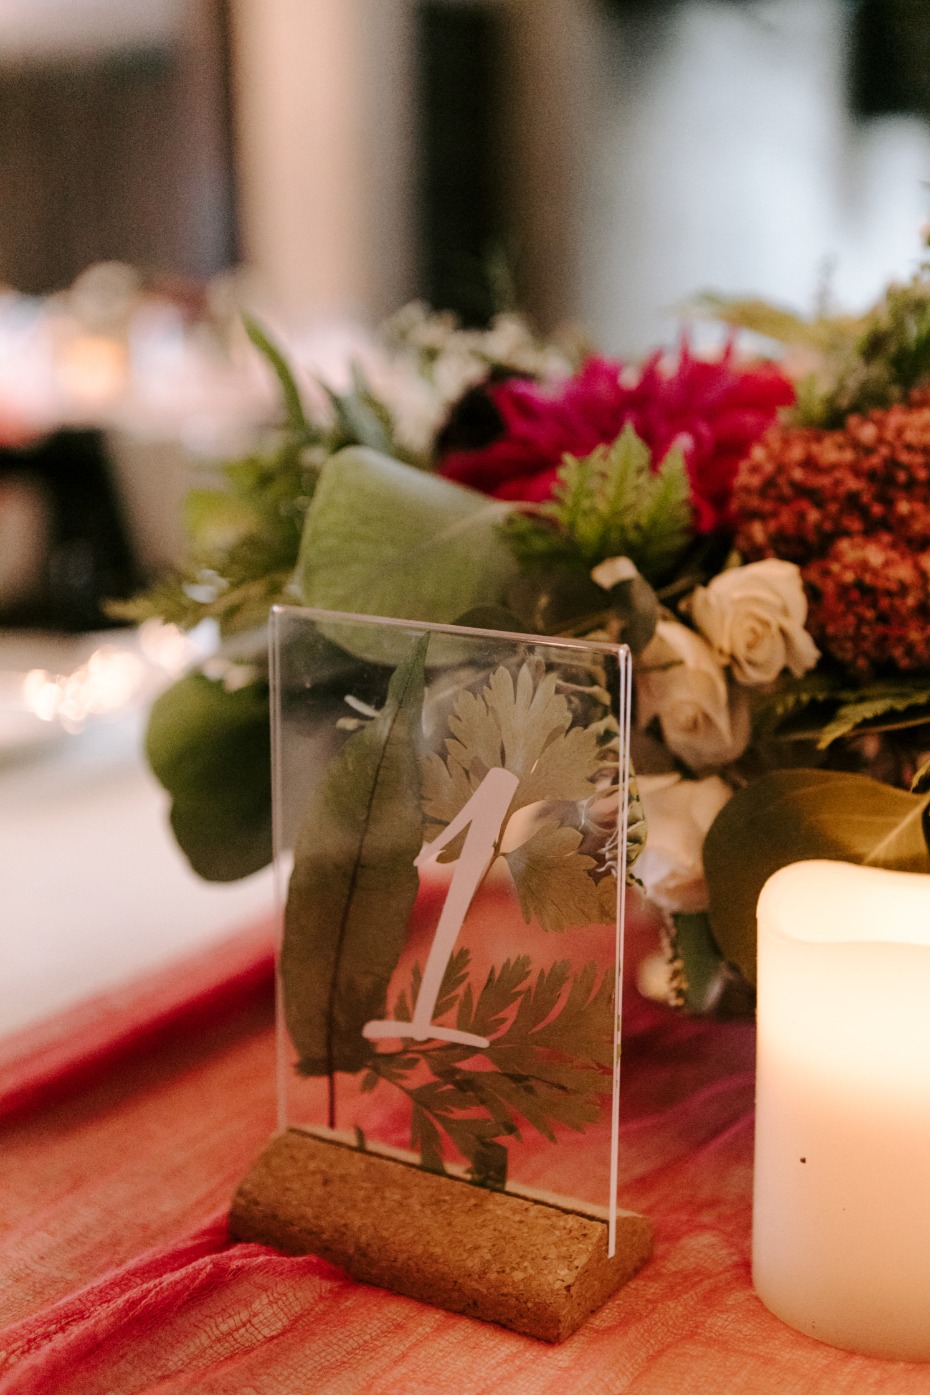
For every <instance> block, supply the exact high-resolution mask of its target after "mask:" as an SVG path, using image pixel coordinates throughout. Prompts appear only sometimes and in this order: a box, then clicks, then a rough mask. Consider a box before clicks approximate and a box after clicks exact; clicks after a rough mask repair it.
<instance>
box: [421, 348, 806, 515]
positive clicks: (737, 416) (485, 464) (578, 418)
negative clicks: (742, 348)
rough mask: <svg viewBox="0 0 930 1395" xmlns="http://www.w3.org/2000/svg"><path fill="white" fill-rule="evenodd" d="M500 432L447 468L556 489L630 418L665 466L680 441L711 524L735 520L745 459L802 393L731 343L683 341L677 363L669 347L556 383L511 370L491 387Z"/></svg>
mask: <svg viewBox="0 0 930 1395" xmlns="http://www.w3.org/2000/svg"><path fill="white" fill-rule="evenodd" d="M487 392H488V397H489V398H490V401H491V403H492V404H493V407H494V409H495V410H496V413H497V415H498V417H499V418H500V432H499V434H497V435H496V436H495V437H494V439H492V440H491V441H490V442H489V443H488V444H486V445H483V446H481V447H480V448H477V449H464V450H462V449H453V450H451V451H449V452H448V453H447V454H445V455H442V456H441V459H440V465H439V471H440V474H442V475H445V476H446V478H447V479H453V480H458V481H459V482H460V483H461V484H467V485H470V486H471V487H472V488H473V489H478V490H481V491H482V493H485V494H493V495H495V496H496V497H497V498H499V499H522V500H529V501H532V502H541V501H542V500H544V499H548V498H549V496H550V495H551V493H552V488H553V485H554V484H555V479H556V475H557V473H558V469H559V466H560V465H561V463H562V458H563V456H565V455H566V454H569V455H575V456H584V455H588V454H590V452H591V451H592V450H594V448H595V446H599V445H601V444H604V443H606V442H610V441H614V440H616V438H617V436H619V434H620V432H621V431H622V429H623V427H624V426H625V425H626V423H627V422H631V423H632V425H633V427H634V429H635V431H636V433H637V435H638V436H640V437H641V438H642V439H643V440H644V441H645V442H646V444H647V445H648V446H649V447H650V449H651V451H652V456H653V461H654V463H655V465H656V466H658V464H659V463H660V462H661V460H662V459H663V458H664V456H665V455H666V453H667V451H668V450H669V448H670V447H671V446H672V445H675V444H677V445H679V446H681V448H682V450H683V452H684V456H685V461H686V464H687V467H688V473H689V477H690V481H691V496H692V502H693V504H694V510H695V526H696V527H697V529H698V531H699V532H702V533H706V532H710V531H711V530H712V529H714V528H716V527H718V526H720V525H721V524H724V523H728V522H729V510H730V495H731V493H732V489H733V481H734V479H735V476H736V470H737V466H738V465H739V463H740V461H741V460H743V458H744V457H745V456H746V455H747V454H748V452H749V450H750V448H751V447H752V446H753V444H754V443H755V442H756V441H757V440H758V439H759V437H760V436H761V435H762V434H763V432H764V431H765V430H766V429H767V428H768V427H769V426H770V425H771V424H772V422H773V421H774V420H775V416H776V413H777V411H778V408H779V407H784V406H788V405H789V404H790V403H792V402H793V401H794V388H793V387H792V385H791V383H790V382H789V380H788V379H787V378H786V377H784V375H783V374H782V373H780V372H779V371H778V370H777V369H776V368H774V367H772V366H771V365H768V364H761V365H760V364H757V365H755V366H753V367H751V368H740V367H738V366H737V365H736V364H735V363H734V361H733V352H732V348H728V349H727V350H726V352H725V353H724V354H723V356H722V357H721V358H720V359H718V360H716V361H714V362H707V361H706V360H704V359H699V358H695V357H694V355H693V354H692V353H691V351H690V349H689V347H688V345H687V344H683V345H682V348H681V352H680V354H679V356H678V360H677V363H676V364H675V366H674V368H672V369H671V370H669V369H668V368H667V367H666V366H665V365H664V364H663V361H662V355H661V354H658V353H657V354H654V355H653V356H652V358H650V359H649V361H648V362H647V363H646V365H645V367H644V368H642V369H641V370H639V371H637V372H635V374H633V375H632V376H631V374H630V371H629V370H628V369H627V368H625V367H624V365H623V364H621V363H617V362H615V361H612V360H610V359H606V358H591V359H589V360H588V361H587V363H586V364H585V365H584V366H583V367H582V368H581V370H580V371H579V372H578V373H577V374H575V376H574V377H573V378H569V379H567V380H566V381H565V382H563V383H560V384H559V385H558V386H557V387H556V388H554V389H553V388H551V387H544V386H541V385H540V384H538V383H535V382H528V381H527V380H525V379H521V378H508V379H507V380H505V381H504V382H502V383H497V384H494V385H492V386H490V387H489V388H488V389H487Z"/></svg>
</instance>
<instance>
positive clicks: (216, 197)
mask: <svg viewBox="0 0 930 1395" xmlns="http://www.w3.org/2000/svg"><path fill="white" fill-rule="evenodd" d="M7 4H9V8H6V6H7ZM142 8H143V10H144V11H146V14H143V15H142V16H137V15H136V14H135V12H136V10H137V9H138V7H134V6H129V5H127V4H125V3H123V4H116V3H115V2H114V3H110V4H109V5H106V4H103V5H101V4H100V3H97V4H96V5H92V4H90V3H89V0H71V3H69V4H62V3H58V4H52V3H51V0H32V3H31V4H27V0H3V3H0V191H2V197H0V282H2V281H4V280H5V281H8V282H10V283H11V284H13V285H14V286H16V287H17V288H18V289H20V290H24V291H30V292H45V291H50V290H56V289H58V288H60V287H62V286H65V285H67V284H68V283H70V282H71V281H72V280H73V279H74V277H75V276H76V275H77V274H78V273H79V272H80V271H83V270H84V268H85V267H87V266H88V265H89V264H90V263H92V262H95V261H102V260H112V259H115V260H123V261H127V262H131V263H133V264H134V265H136V266H138V267H140V268H141V269H143V270H145V271H150V272H154V273H156V274H161V275H169V276H183V277H192V278H205V277H208V276H210V275H212V274H213V273H214V272H216V271H217V270H219V269H220V268H221V267H224V266H228V265H229V264H230V263H231V262H232V261H233V260H234V256H235V235H234V221H235V219H234V210H233V190H232V183H231V161H230V153H229V147H228V111H227V100H226V55H225V42H224V34H225V31H224V10H223V4H222V0H186V3H184V4H183V5H177V4H175V5H172V6H168V7H166V6H165V5H163V4H161V5H159V4H155V5H153V6H151V7H150V8H149V7H148V6H143V7H142ZM130 18H134V19H135V20H136V22H135V23H133V24H130V23H129V22H128V21H129V19H130ZM142 20H146V21H147V22H141V21H142ZM156 21H157V22H156Z"/></svg>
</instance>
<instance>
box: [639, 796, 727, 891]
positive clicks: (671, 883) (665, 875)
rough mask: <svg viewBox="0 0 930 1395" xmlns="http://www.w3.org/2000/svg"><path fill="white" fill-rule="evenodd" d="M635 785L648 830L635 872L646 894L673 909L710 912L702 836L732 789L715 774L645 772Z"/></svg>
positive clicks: (703, 836)
mask: <svg viewBox="0 0 930 1395" xmlns="http://www.w3.org/2000/svg"><path fill="white" fill-rule="evenodd" d="M637 783H638V785H639V797H640V799H641V800H642V804H643V812H644V814H645V816H646V826H647V828H648V830H649V832H648V834H647V837H646V846H645V848H643V851H642V852H641V853H640V855H639V857H638V858H637V860H636V869H635V870H636V876H637V877H638V878H639V880H640V881H641V882H642V884H643V886H644V888H645V891H646V895H647V896H648V897H649V899H650V901H652V902H653V904H654V905H656V906H658V907H659V908H660V910H663V911H667V912H669V913H673V912H676V911H685V912H694V911H704V910H706V909H707V885H706V883H705V881H704V858H703V849H704V838H705V836H706V834H707V830H708V829H709V828H710V826H711V824H712V823H713V821H714V819H715V818H716V817H717V815H718V814H719V813H720V810H721V809H722V808H723V806H724V804H726V802H727V800H728V799H729V798H730V796H731V794H732V793H733V791H732V790H731V789H730V786H729V785H728V784H726V783H725V782H724V781H723V780H721V779H720V777H719V776H717V775H709V776H708V777H707V778H706V779H703V780H683V779H682V778H681V776H680V775H675V774H672V775H641V776H640V777H639V779H638V781H637Z"/></svg>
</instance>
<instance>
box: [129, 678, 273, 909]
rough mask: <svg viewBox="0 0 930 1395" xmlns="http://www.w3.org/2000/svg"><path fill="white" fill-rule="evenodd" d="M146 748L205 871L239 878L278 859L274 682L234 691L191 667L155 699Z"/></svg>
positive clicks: (185, 842)
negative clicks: (271, 728)
mask: <svg viewBox="0 0 930 1395" xmlns="http://www.w3.org/2000/svg"><path fill="white" fill-rule="evenodd" d="M145 754H146V757H147V759H148V762H149V765H150V766H151V767H152V770H153V771H154V773H155V775H156V777H157V778H158V779H159V780H160V781H161V783H162V784H163V785H164V787H165V789H166V790H167V791H168V793H169V794H170V795H171V800H172V803H171V827H172V829H173V831H174V835H175V837H176V838H177V840H178V843H179V844H180V846H181V848H182V850H183V851H184V853H185V854H186V856H187V858H188V860H189V861H190V864H191V866H192V867H193V869H194V871H195V872H197V873H198V875H199V876H201V877H205V878H206V879H207V880H208V881H215V882H229V881H236V880H237V879H238V878H239V877H247V876H249V874H250V873H252V872H257V871H258V869H259V868H260V867H264V866H266V864H267V863H269V862H270V861H271V754H270V743H269V735H268V685H267V683H264V682H261V683H250V684H248V685H247V686H246V687H243V688H238V689H236V690H235V691H234V692H228V691H227V690H226V688H225V687H224V686H223V684H222V683H221V682H214V681H213V680H212V679H209V678H206V677H205V676H204V675H203V674H202V673H192V674H188V675H187V677H186V678H182V679H180V680H179V681H178V682H177V683H175V684H173V685H172V687H170V688H168V689H167V691H166V692H164V693H162V695H161V696H160V697H159V698H158V699H157V700H156V701H155V704H154V705H153V707H152V711H151V715H150V717H149V725H148V731H147V733H146V738H145Z"/></svg>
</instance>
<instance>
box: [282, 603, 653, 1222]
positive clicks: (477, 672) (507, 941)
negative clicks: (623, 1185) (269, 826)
mask: <svg viewBox="0 0 930 1395" xmlns="http://www.w3.org/2000/svg"><path fill="white" fill-rule="evenodd" d="M284 614H285V615H287V614H288V612H284ZM291 614H299V613H294V612H292V613H291ZM305 623H309V622H305ZM355 623H356V625H358V624H359V622H355ZM347 625H348V626H349V627H350V628H351V625H350V622H343V621H340V622H339V625H338V626H335V627H334V626H333V625H332V624H330V625H328V626H324V627H321V628H325V629H326V632H327V634H329V635H331V636H339V635H341V636H342V637H343V638H345V637H347V635H348V629H347V628H346V626H347ZM340 626H341V627H342V629H340ZM370 627H371V628H374V622H371V626H370ZM390 634H391V640H390V644H388V646H387V647H393V649H394V651H395V653H396V654H398V655H399V661H398V662H396V663H395V665H394V666H393V671H391V670H390V669H387V670H386V671H387V672H390V678H389V681H388V682H387V684H386V687H385V688H384V692H383V700H382V701H379V702H374V703H373V702H370V701H369V700H368V697H367V696H366V697H363V696H361V694H362V693H365V694H368V693H370V690H371V682H370V679H371V674H372V673H373V672H374V671H375V667H376V666H375V665H373V664H372V663H371V662H369V661H366V660H359V659H356V660H355V661H354V662H355V663H356V665H357V670H358V672H359V674H361V673H362V671H363V670H364V671H365V672H366V673H367V675H368V680H369V681H368V682H367V683H366V682H360V683H357V684H356V685H355V686H356V691H354V692H353V688H352V685H351V675H352V669H351V667H350V668H349V670H348V672H347V673H346V674H343V675H340V676H341V677H342V678H343V679H344V682H343V683H342V687H343V690H344V691H343V692H342V695H341V700H340V701H339V702H338V703H337V704H336V705H334V706H333V708H332V710H331V711H330V712H329V714H328V716H327V718H326V725H327V727H328V729H329V737H330V740H329V744H328V745H327V746H326V755H325V757H323V758H321V759H320V760H319V761H318V762H317V764H316V766H315V772H314V774H313V775H312V776H311V777H310V778H309V779H307V780H303V777H301V782H302V783H305V785H306V790H305V796H304V797H303V798H302V799H301V801H300V804H301V809H300V813H299V816H297V815H296V814H295V822H296V834H295V836H294V838H293V870H292V872H291V875H290V881H289V887H288V894H287V903H286V907H285V927H284V936H283V944H282V952H281V964H280V968H281V983H282V1000H283V1010H284V1019H285V1023H286V1030H287V1036H288V1039H289V1042H290V1044H291V1045H292V1047H293V1050H294V1052H295V1054H296V1059H295V1060H294V1062H293V1066H292V1068H291V1075H292V1078H293V1074H294V1072H296V1074H297V1075H298V1076H299V1077H301V1078H304V1079H307V1080H313V1079H316V1080H317V1081H318V1082H320V1083H321V1084H322V1083H324V1082H325V1100H322V1099H321V1100H320V1103H319V1110H318V1118H317V1123H319V1124H320V1125H325V1126H327V1127H329V1128H330V1129H336V1130H338V1131H342V1132H344V1131H345V1130H346V1129H347V1128H348V1129H349V1130H352V1129H354V1130H355V1136H356V1140H357V1141H358V1142H359V1144H360V1145H361V1146H366V1145H372V1146H373V1144H374V1143H376V1142H377V1139H375V1140H372V1139H370V1138H368V1137H367V1128H366V1126H365V1120H366V1114H365V1100H366V1099H370V1100H371V1102H372V1108H373V1109H374V1113H373V1114H372V1115H371V1117H372V1119H373V1120H375V1121H376V1122H375V1123H374V1124H373V1128H374V1130H375V1132H377V1130H378V1128H379V1124H378V1122H377V1121H379V1120H383V1119H384V1118H385V1117H386V1113H385V1111H386V1112H387V1115H390V1113H391V1111H392V1110H393V1111H394V1113H395V1115H397V1116H398V1117H402V1118H403V1119H404V1120H405V1124H404V1128H405V1130H406V1137H405V1138H404V1139H403V1143H404V1146H406V1147H408V1148H409V1149H410V1150H412V1151H413V1152H414V1153H415V1154H417V1155H418V1158H419V1161H420V1163H421V1165H422V1166H423V1167H425V1168H428V1169H430V1170H433V1171H445V1170H447V1168H448V1167H450V1166H451V1167H453V1168H454V1169H455V1170H456V1171H462V1170H464V1172H465V1174H466V1175H467V1176H468V1177H470V1179H471V1180H472V1181H474V1182H478V1183H481V1184H482V1185H486V1186H496V1187H500V1186H503V1185H505V1184H506V1182H507V1179H508V1173H509V1170H510V1151H511V1148H512V1146H513V1145H522V1144H524V1143H527V1142H529V1141H530V1140H531V1139H533V1138H535V1139H536V1140H537V1142H541V1141H542V1140H545V1142H546V1143H547V1144H553V1143H556V1142H560V1141H561V1140H562V1138H563V1137H564V1136H565V1134H566V1131H567V1132H568V1134H569V1135H578V1136H580V1135H583V1134H584V1133H585V1132H586V1130H589V1129H590V1128H591V1127H592V1126H595V1125H598V1124H600V1125H603V1124H604V1120H605V1118H606V1117H607V1115H608V1114H609V1105H610V1100H611V1098H612V1093H613V1089H614V1067H615V1028H616V1017H617V1006H616V1001H615V999H616V943H615V941H616V929H615V926H616V917H617V899H618V878H619V879H620V880H621V881H622V880H623V879H624V878H625V866H626V846H627V845H626V817H625V811H626V800H627V790H626V783H625V780H624V779H623V778H621V767H622V766H625V736H624V734H623V731H622V727H623V717H622V712H620V711H619V699H618V671H619V670H618V659H617V652H618V651H614V652H613V653H611V652H610V651H609V649H607V647H606V646H577V647H572V646H567V647H566V648H565V649H563V650H558V649H556V648H555V647H554V646H551V645H536V644H533V643H532V642H529V641H524V642H511V643H509V644H508V642H507V641H506V640H504V638H503V637H502V636H500V635H499V634H498V635H494V636H492V637H490V642H487V643H485V642H483V641H481V640H480V639H477V640H466V641H459V640H456V645H457V646H458V648H457V651H455V652H454V651H452V650H450V648H449V645H448V635H443V634H430V633H429V632H426V633H424V632H423V630H422V629H421V630H410V631H407V630H405V629H403V627H399V628H398V629H394V630H393V631H391V632H390ZM399 640H402V641H403V644H399ZM350 645H351V647H352V648H353V649H354V650H356V651H357V650H359V649H360V650H362V651H365V652H373V651H377V650H378V648H379V646H378V645H377V644H374V645H372V644H370V643H369V642H367V641H363V642H361V643H358V642H357V637H353V638H351V640H350ZM469 645H470V648H469ZM463 646H464V647H463ZM402 650H405V651H406V652H401V651H402ZM601 651H603V652H601ZM434 654H435V655H437V656H440V662H439V664H437V663H436V662H435V661H434V659H433V656H434ZM450 655H452V661H451V662H442V657H443V656H445V657H446V658H448V657H449V656H450ZM383 668H384V666H382V671H383ZM383 681H384V680H383V679H382V684H383ZM308 684H309V685H310V686H311V687H312V674H311V675H310V676H309V678H308V679H307V682H306V683H305V684H304V687H306V686H307V685H308ZM297 687H298V689H299V688H300V685H299V684H298V685H297ZM289 701H290V702H291V709H288V707H287V704H288V702H289ZM299 701H300V698H299V693H298V697H297V698H292V699H289V698H288V696H287V694H284V695H283V697H282V702H283V704H284V709H285V710H292V709H293V708H294V707H295V705H296V707H298V708H299ZM289 720H291V719H290V718H288V717H284V718H282V720H281V730H282V731H283V732H284V733H286V731H287V726H288V721H289ZM280 739H281V737H280V736H279V741H280ZM622 757H623V758H622ZM290 778H291V780H292V782H293V783H296V782H297V779H296V777H295V776H293V775H292V776H291V777H290ZM621 808H622V810H623V811H624V817H623V818H621V817H620V811H621ZM424 895H425V896H427V899H429V897H430V896H432V901H431V902H430V905H431V906H432V910H431V911H430V913H429V915H428V916H427V920H428V921H429V925H428V933H425V934H424V935H421V937H420V939H419V940H414V939H412V938H411V931H410V927H411V918H412V917H413V918H414V919H416V917H415V915H414V911H415V906H418V905H421V904H422V897H423V896H424ZM418 896H420V897H421V902H418ZM482 896H491V897H497V898H499V900H498V901H494V902H493V904H494V905H495V906H496V905H498V904H500V905H501V906H503V907H504V915H505V918H508V923H509V927H510V928H509V932H508V933H507V934H505V935H502V937H501V939H500V941H499V942H498V940H497V939H496V938H495V937H494V936H493V935H492V936H491V938H490V940H489V941H488V940H486V941H485V942H484V943H478V942H476V940H475V937H474V932H473V930H472V924H473V922H472V920H471V919H469V913H470V910H471V907H472V905H473V904H477V901H478V900H480V898H481V897H482ZM508 907H509V909H508ZM521 926H522V927H523V929H522V930H520V927H521ZM563 946H564V949H563ZM592 946H593V948H592ZM392 1137H395V1138H396V1129H395V1133H394V1134H393V1135H392ZM604 1137H606V1135H605V1136H604ZM605 1200H606V1197H605Z"/></svg>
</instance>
